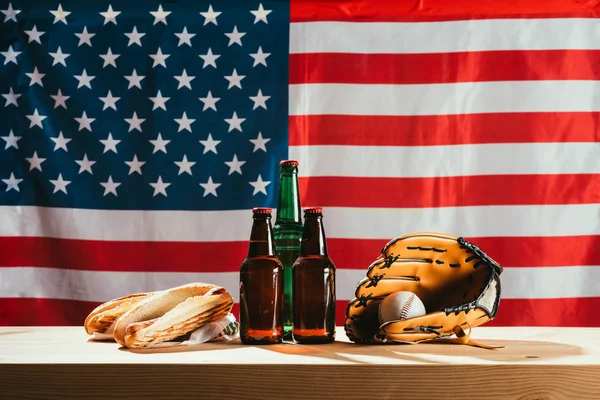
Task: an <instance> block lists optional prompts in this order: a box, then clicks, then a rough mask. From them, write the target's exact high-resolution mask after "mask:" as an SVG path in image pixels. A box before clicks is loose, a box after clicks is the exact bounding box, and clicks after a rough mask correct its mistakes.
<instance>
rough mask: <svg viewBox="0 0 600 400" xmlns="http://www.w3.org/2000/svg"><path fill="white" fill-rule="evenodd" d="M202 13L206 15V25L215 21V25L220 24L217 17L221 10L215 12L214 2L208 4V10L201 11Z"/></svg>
mask: <svg viewBox="0 0 600 400" xmlns="http://www.w3.org/2000/svg"><path fill="white" fill-rule="evenodd" d="M200 14H201V15H202V16H203V17H204V25H207V24H208V23H213V24H215V25H218V24H217V17H218V16H219V15H221V11H217V12H215V10H213V7H212V4H211V5H209V6H208V11H205V12H200ZM204 25H203V26H204Z"/></svg>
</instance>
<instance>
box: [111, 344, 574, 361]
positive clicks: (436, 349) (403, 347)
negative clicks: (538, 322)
mask: <svg viewBox="0 0 600 400" xmlns="http://www.w3.org/2000/svg"><path fill="white" fill-rule="evenodd" d="M481 343H484V344H488V345H494V346H495V345H498V346H504V347H503V348H498V349H492V350H490V349H483V348H478V347H473V346H468V345H452V344H424V343H422V344H385V345H361V344H355V343H349V342H344V341H336V342H334V343H330V344H322V345H306V344H303V345H301V344H297V343H292V342H284V343H281V344H275V345H263V346H255V347H257V348H260V349H262V350H264V351H271V352H275V353H279V354H287V355H294V356H304V357H316V358H324V359H329V360H332V361H338V362H349V363H354V364H371V363H376V364H381V363H386V362H391V363H394V362H395V361H394V360H402V361H407V362H410V363H428V364H446V363H454V362H455V359H456V357H466V358H471V359H473V358H476V359H480V360H484V361H491V362H506V363H535V362H539V361H546V360H551V359H558V358H562V357H571V356H576V355H579V354H583V353H584V349H583V348H582V347H579V346H575V345H569V344H564V343H556V342H548V341H538V340H483V341H481ZM247 347H248V346H246V345H244V344H242V343H241V342H240V341H239V340H233V341H219V342H210V343H203V344H197V345H179V346H168V347H155V348H143V349H126V348H121V349H120V350H122V351H127V352H131V353H138V354H151V353H179V352H191V351H215V350H235V349H240V348H247ZM385 359H388V360H387V361H386V360H385ZM257 361H258V362H260V360H257ZM309 363H310V361H309Z"/></svg>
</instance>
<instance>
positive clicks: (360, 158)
mask: <svg viewBox="0 0 600 400" xmlns="http://www.w3.org/2000/svg"><path fill="white" fill-rule="evenodd" d="M290 157H291V158H292V159H294V160H298V162H299V163H300V165H302V175H303V176H353V177H403V178H410V177H441V176H465V175H496V174H500V175H510V174H598V173H600V143H507V144H504V143H503V144H467V145H452V146H317V145H311V146H291V147H290ZM508 189H509V188H507V190H508Z"/></svg>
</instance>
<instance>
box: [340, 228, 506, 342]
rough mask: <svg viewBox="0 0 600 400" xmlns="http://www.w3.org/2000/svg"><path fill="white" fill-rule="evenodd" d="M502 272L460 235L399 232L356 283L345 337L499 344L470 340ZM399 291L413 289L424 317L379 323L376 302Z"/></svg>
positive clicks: (489, 313)
mask: <svg viewBox="0 0 600 400" xmlns="http://www.w3.org/2000/svg"><path fill="white" fill-rule="evenodd" d="M501 273H502V267H501V266H500V265H499V264H498V263H497V262H496V261H494V260H493V259H492V258H490V257H489V256H487V255H486V254H485V253H484V252H483V251H481V250H480V249H479V248H478V247H477V246H476V245H474V244H472V243H470V242H468V241H467V240H465V239H464V238H462V237H457V236H453V235H447V234H443V233H431V232H413V233H409V234H406V235H403V236H399V237H397V238H395V239H392V240H391V241H390V242H388V243H387V244H386V245H385V246H384V247H383V249H382V250H381V254H380V256H379V257H378V258H377V259H376V260H375V261H374V262H373V263H372V264H371V265H370V266H369V268H368V270H367V274H366V275H367V276H366V278H364V279H362V280H361V281H359V282H358V284H357V286H356V290H355V298H354V299H353V300H352V301H350V303H349V304H348V306H347V308H346V320H345V324H344V329H345V332H346V335H347V336H348V338H349V339H350V340H351V341H352V342H355V343H420V342H433V343H461V344H471V345H475V346H480V347H501V346H486V345H481V344H479V343H475V342H473V341H470V334H471V328H473V327H476V326H479V325H482V324H484V323H486V322H487V321H489V320H491V319H493V318H494V317H495V316H496V313H497V311H498V306H499V303H500V278H499V276H500V274H501ZM399 291H409V292H413V293H415V294H416V295H417V296H418V297H419V298H420V299H421V301H422V302H423V304H424V306H425V310H426V312H425V315H422V316H417V317H412V318H408V319H402V320H394V321H387V322H384V323H382V324H380V323H379V318H378V306H379V303H381V301H382V300H383V299H384V298H385V297H386V296H388V295H389V294H391V293H394V292H399ZM467 328H468V329H467ZM454 335H455V336H456V337H452V336H454Z"/></svg>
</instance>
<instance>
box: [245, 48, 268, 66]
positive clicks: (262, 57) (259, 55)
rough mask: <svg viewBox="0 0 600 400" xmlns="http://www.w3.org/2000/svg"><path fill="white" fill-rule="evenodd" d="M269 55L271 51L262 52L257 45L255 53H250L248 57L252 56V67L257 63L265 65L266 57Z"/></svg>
mask: <svg viewBox="0 0 600 400" xmlns="http://www.w3.org/2000/svg"><path fill="white" fill-rule="evenodd" d="M270 55H271V53H263V51H262V47H261V46H258V51H257V52H256V53H250V57H252V58H254V64H252V67H256V66H257V65H258V64H262V65H264V66H265V67H266V66H267V57H269V56H270Z"/></svg>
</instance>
